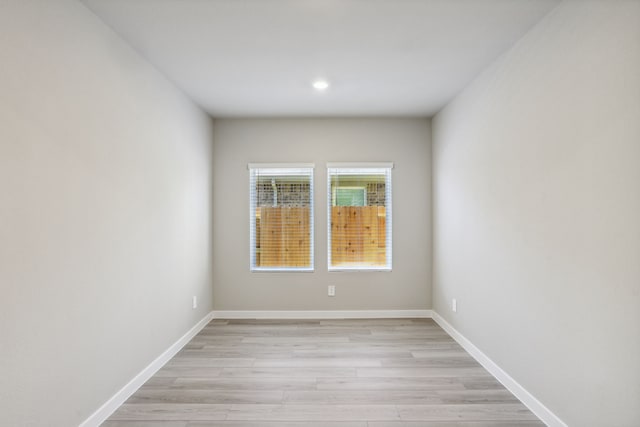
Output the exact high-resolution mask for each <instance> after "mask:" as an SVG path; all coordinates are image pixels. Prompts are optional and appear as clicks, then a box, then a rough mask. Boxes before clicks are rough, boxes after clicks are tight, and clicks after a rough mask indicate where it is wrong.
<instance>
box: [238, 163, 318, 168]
mask: <svg viewBox="0 0 640 427" xmlns="http://www.w3.org/2000/svg"><path fill="white" fill-rule="evenodd" d="M315 167H316V165H315V163H249V164H247V169H282V168H300V169H306V168H310V169H314V168H315Z"/></svg>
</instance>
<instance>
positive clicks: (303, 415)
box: [227, 405, 400, 421]
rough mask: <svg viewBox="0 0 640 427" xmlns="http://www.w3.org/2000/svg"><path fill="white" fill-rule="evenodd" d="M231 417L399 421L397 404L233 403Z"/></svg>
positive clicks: (292, 419) (265, 419)
mask: <svg viewBox="0 0 640 427" xmlns="http://www.w3.org/2000/svg"><path fill="white" fill-rule="evenodd" d="M227 419H228V420H248V421H369V420H380V421H385V420H387V421H388V420H400V417H399V415H398V411H397V409H396V406H395V405H331V406H327V405H233V406H232V408H231V410H230V411H229V414H228V416H227Z"/></svg>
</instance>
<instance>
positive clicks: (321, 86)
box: [311, 80, 329, 91]
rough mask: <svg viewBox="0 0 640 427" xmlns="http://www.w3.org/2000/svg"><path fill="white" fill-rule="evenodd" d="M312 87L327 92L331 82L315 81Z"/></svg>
mask: <svg viewBox="0 0 640 427" xmlns="http://www.w3.org/2000/svg"><path fill="white" fill-rule="evenodd" d="M311 85H312V86H313V88H314V89H315V90H319V91H323V90H327V88H328V87H329V82H328V81H326V80H315V81H314V82H313V83H312V84H311Z"/></svg>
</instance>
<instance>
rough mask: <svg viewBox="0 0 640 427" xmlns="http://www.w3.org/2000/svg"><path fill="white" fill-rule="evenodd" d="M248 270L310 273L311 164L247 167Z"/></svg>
mask: <svg viewBox="0 0 640 427" xmlns="http://www.w3.org/2000/svg"><path fill="white" fill-rule="evenodd" d="M249 174H250V179H249V198H250V200H249V206H250V232H249V235H250V248H251V251H250V258H251V262H250V264H251V271H313V165H310V164H297V165H287V164H249Z"/></svg>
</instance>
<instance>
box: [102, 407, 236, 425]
mask: <svg viewBox="0 0 640 427" xmlns="http://www.w3.org/2000/svg"><path fill="white" fill-rule="evenodd" d="M230 409H231V405H202V404H194V403H180V404H166V403H124V404H123V405H122V406H120V408H118V410H117V411H116V412H115V413H114V414H113V415H112V416H111V418H110V420H112V421H122V420H127V421H191V420H204V421H212V420H224V419H226V418H227V414H228V413H229V410H230Z"/></svg>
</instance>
